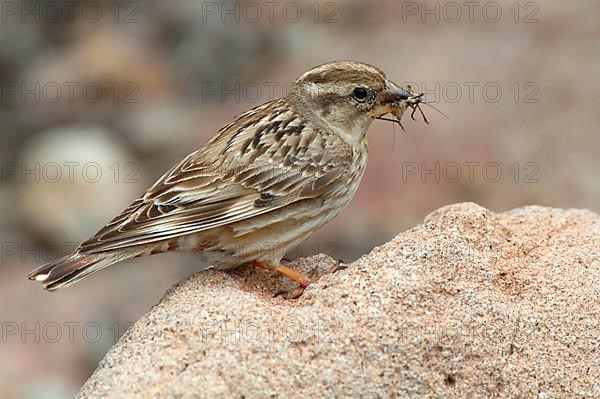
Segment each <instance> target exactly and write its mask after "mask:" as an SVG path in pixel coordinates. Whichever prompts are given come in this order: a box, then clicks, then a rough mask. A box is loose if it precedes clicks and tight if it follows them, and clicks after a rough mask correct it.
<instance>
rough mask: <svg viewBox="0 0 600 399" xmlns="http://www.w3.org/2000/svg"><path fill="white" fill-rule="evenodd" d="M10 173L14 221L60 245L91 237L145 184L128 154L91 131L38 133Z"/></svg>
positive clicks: (108, 138) (69, 129)
mask: <svg viewBox="0 0 600 399" xmlns="http://www.w3.org/2000/svg"><path fill="white" fill-rule="evenodd" d="M11 168H12V169H13V171H12V173H11V180H12V182H13V183H14V184H15V185H16V190H17V200H18V202H17V204H16V210H17V212H19V217H20V219H21V220H22V221H23V222H25V224H26V225H28V226H29V228H31V229H33V230H35V231H37V232H38V233H42V234H45V235H46V237H48V238H51V239H52V240H60V241H61V242H66V241H72V242H73V243H75V241H79V240H81V239H84V238H86V236H87V235H89V234H93V233H94V232H95V231H96V230H98V229H99V228H100V227H102V226H103V225H104V224H105V223H107V222H108V221H109V220H110V219H112V217H114V216H115V215H116V214H118V213H119V212H120V211H121V210H122V209H123V208H125V207H126V206H127V205H129V203H130V202H132V201H133V200H134V199H135V198H136V197H137V196H138V195H139V194H140V192H141V191H142V190H141V189H142V186H144V184H146V183H147V182H146V179H144V177H143V173H144V168H141V167H140V164H139V162H138V161H137V160H136V159H135V158H134V157H133V155H132V154H131V153H129V152H128V151H127V149H126V148H125V147H123V146H122V145H121V144H120V143H119V142H117V141H116V140H114V139H113V138H112V137H111V134H110V132H109V131H107V130H105V129H103V128H101V127H97V126H83V125H82V126H64V127H60V128H53V129H48V130H46V131H44V132H41V133H40V134H39V135H37V136H36V137H34V138H33V139H32V140H30V141H29V142H28V143H27V144H26V145H25V148H24V151H23V153H22V156H21V158H20V160H19V161H18V162H15V163H12V166H11Z"/></svg>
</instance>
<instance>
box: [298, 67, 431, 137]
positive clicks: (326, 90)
mask: <svg viewBox="0 0 600 399" xmlns="http://www.w3.org/2000/svg"><path fill="white" fill-rule="evenodd" d="M421 97H422V94H420V93H412V92H411V91H409V90H406V89H403V88H401V87H400V86H398V85H397V84H395V83H394V82H392V81H391V80H388V79H387V78H386V76H385V73H384V72H383V71H382V70H380V69H379V68H376V67H374V66H371V65H368V64H364V63H361V62H356V61H334V62H330V63H327V64H323V65H320V66H317V67H315V68H313V69H311V70H309V71H308V72H306V73H304V74H303V75H302V76H300V77H299V78H298V80H296V82H295V83H294V84H293V86H292V88H291V90H290V94H289V98H290V100H291V101H292V102H293V103H294V104H295V105H296V107H297V108H298V110H299V112H302V113H303V114H304V115H305V116H308V117H311V118H312V119H314V120H315V121H316V122H317V123H320V124H321V125H324V126H325V127H326V128H330V129H332V130H334V131H336V132H337V133H339V134H340V135H342V136H343V137H345V138H346V139H347V140H349V141H357V140H362V139H363V137H364V135H365V133H366V131H367V129H368V127H369V125H370V124H371V122H373V120H374V119H375V118H378V117H382V116H383V115H385V114H388V113H391V114H392V115H393V116H394V117H395V118H396V119H397V120H398V121H399V120H400V118H401V116H402V113H403V112H404V111H405V110H406V109H407V108H408V107H414V106H415V105H418V103H420V102H421Z"/></svg>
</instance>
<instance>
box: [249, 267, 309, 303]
mask: <svg viewBox="0 0 600 399" xmlns="http://www.w3.org/2000/svg"><path fill="white" fill-rule="evenodd" d="M252 266H254V267H255V268H257V269H265V270H274V271H276V272H278V273H281V274H283V275H284V276H286V277H287V278H289V279H290V280H293V281H295V282H297V283H298V284H299V287H297V288H295V289H293V290H291V291H281V292H277V293H276V294H275V295H274V296H279V295H283V297H284V298H286V299H296V298H298V297H300V295H302V293H303V292H304V289H305V288H306V287H308V285H309V284H310V283H311V281H310V279H309V278H308V277H305V276H303V275H302V274H300V273H298V272H296V271H294V270H292V269H290V268H289V267H285V266H281V265H271V264H269V263H266V262H259V261H257V260H253V261H252Z"/></svg>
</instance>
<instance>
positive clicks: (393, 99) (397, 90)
mask: <svg viewBox="0 0 600 399" xmlns="http://www.w3.org/2000/svg"><path fill="white" fill-rule="evenodd" d="M385 86H386V91H385V94H384V98H383V100H384V101H385V102H387V103H397V104H399V103H400V102H402V101H406V100H408V99H409V98H411V97H413V96H414V94H413V93H410V92H409V91H407V90H404V89H403V88H402V87H400V86H398V85H397V84H396V83H394V82H392V81H391V80H386V81H385Z"/></svg>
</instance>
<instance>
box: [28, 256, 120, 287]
mask: <svg viewBox="0 0 600 399" xmlns="http://www.w3.org/2000/svg"><path fill="white" fill-rule="evenodd" d="M121 260H123V258H122V257H119V256H115V254H111V253H106V252H104V253H96V254H80V253H75V254H72V255H68V256H65V257H63V258H60V259H58V260H56V261H54V262H50V263H47V264H45V265H43V266H41V267H39V268H37V269H35V270H34V271H32V272H31V273H29V274H28V275H27V278H29V279H30V280H36V281H40V282H42V284H43V286H44V288H45V289H47V290H49V291H53V290H56V289H58V288H61V287H66V286H68V285H71V284H73V283H75V282H77V281H79V280H81V279H82V278H84V277H85V276H87V275H89V274H91V273H94V272H97V271H98V270H101V269H104V268H105V267H108V266H110V265H112V264H113V263H117V262H119V261H121Z"/></svg>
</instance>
